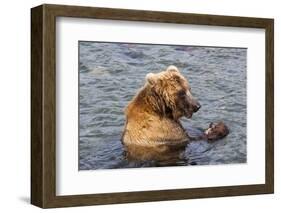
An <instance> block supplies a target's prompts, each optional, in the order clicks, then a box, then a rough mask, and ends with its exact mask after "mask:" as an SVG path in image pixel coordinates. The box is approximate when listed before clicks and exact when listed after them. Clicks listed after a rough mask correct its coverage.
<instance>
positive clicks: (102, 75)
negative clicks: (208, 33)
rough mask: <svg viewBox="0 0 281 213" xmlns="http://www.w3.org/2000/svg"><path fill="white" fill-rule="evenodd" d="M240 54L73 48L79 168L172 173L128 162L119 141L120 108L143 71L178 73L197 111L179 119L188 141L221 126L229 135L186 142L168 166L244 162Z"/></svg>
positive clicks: (239, 50) (148, 47)
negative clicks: (210, 127) (146, 169)
mask: <svg viewBox="0 0 281 213" xmlns="http://www.w3.org/2000/svg"><path fill="white" fill-rule="evenodd" d="M246 59H247V49H245V48H218V47H196V46H169V45H150V44H124V43H123V44H122V43H101V42H82V41H80V42H79V78H80V80H79V82H80V86H79V93H80V95H79V123H80V124H79V169H80V170H91V169H113V168H132V167H152V166H171V164H170V162H157V161H129V160H128V159H126V157H125V156H124V150H123V146H122V144H121V141H120V138H121V134H122V129H123V126H124V121H125V116H124V108H125V107H126V106H127V104H128V102H129V101H130V100H131V99H132V97H133V96H134V95H135V94H136V93H137V91H138V90H139V89H140V88H141V87H142V86H143V85H144V83H145V76H146V74H147V73H149V72H155V73H156V72H159V71H162V70H164V69H166V67H167V66H169V65H172V64H173V65H175V66H177V67H178V68H179V69H180V70H181V72H182V74H183V75H184V76H185V77H186V78H187V79H188V81H189V83H190V85H191V88H192V94H193V95H194V97H196V98H197V99H198V100H199V102H200V104H201V105H202V107H201V109H200V110H199V111H198V112H197V113H195V114H194V115H193V117H192V119H186V118H183V119H182V120H181V122H182V124H183V126H184V127H185V128H186V129H187V130H188V132H189V134H190V135H199V134H201V133H202V130H203V129H206V128H207V127H208V124H209V123H210V122H215V121H223V122H225V124H226V125H227V126H228V127H229V129H230V134H229V135H228V136H227V137H226V138H224V139H222V140H218V141H216V142H214V143H208V142H206V141H196V142H191V143H190V144H189V145H188V147H187V148H186V149H185V151H184V153H183V154H182V155H181V157H180V159H179V160H178V161H177V162H173V165H216V164H234V163H245V162H246V159H247V152H246V150H247V149H246V144H247V143H246V64H247V61H246Z"/></svg>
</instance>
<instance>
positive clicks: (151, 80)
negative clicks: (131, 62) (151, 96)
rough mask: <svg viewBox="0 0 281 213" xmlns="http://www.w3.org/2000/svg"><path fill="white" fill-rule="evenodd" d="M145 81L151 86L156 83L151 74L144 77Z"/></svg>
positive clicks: (154, 76) (153, 75)
mask: <svg viewBox="0 0 281 213" xmlns="http://www.w3.org/2000/svg"><path fill="white" fill-rule="evenodd" d="M145 79H146V81H147V82H148V83H149V84H151V85H154V84H155V83H156V75H155V74H153V73H148V74H147V75H146V76H145Z"/></svg>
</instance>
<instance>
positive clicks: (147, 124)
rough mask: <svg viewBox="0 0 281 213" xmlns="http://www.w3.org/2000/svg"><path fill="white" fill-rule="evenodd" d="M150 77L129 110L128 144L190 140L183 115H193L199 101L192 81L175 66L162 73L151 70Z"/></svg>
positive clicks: (127, 115)
mask: <svg viewBox="0 0 281 213" xmlns="http://www.w3.org/2000/svg"><path fill="white" fill-rule="evenodd" d="M146 80H147V81H146V83H145V85H144V86H143V88H141V90H140V91H139V92H138V93H137V94H136V96H135V97H134V98H133V100H132V101H131V102H130V103H129V104H128V106H127V108H126V110H125V115H126V123H125V127H124V131H123V135H122V143H123V144H125V145H127V146H129V145H138V146H159V145H160V146H162V145H172V146H175V145H179V146H182V145H183V144H186V143H187V142H188V141H189V137H188V134H187V133H186V131H185V129H184V128H183V127H182V125H181V123H180V121H179V118H180V117H182V116H188V117H191V116H192V113H193V112H194V109H195V108H194V107H195V106H197V105H198V102H197V101H196V100H195V99H194V98H193V97H192V95H191V93H190V86H189V84H188V81H187V80H186V79H185V78H184V77H183V76H182V75H181V74H180V72H179V71H178V69H177V68H176V67H174V66H170V67H168V69H167V70H166V71H162V72H160V73H156V74H152V73H150V74H148V75H147V78H146ZM182 91H184V92H185V94H183V92H182ZM184 95H185V96H184ZM197 110H198V109H197Z"/></svg>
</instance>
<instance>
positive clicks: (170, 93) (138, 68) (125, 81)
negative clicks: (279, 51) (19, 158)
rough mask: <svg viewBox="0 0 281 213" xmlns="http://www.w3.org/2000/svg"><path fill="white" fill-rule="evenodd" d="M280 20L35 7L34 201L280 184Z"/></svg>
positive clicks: (228, 192)
mask: <svg viewBox="0 0 281 213" xmlns="http://www.w3.org/2000/svg"><path fill="white" fill-rule="evenodd" d="M273 29H274V22H273V19H266V18H249V17H234V16H217V15H200V14H186V13H171V12H156V11H140V10H126V9H111V8H93V7H78V6H65V5H41V6H38V7H35V8H32V9H31V45H32V46H31V87H32V89H31V114H32V117H31V123H32V125H31V203H32V204H34V205H36V206H39V207H42V208H51V207H66V206H79V205H98V204H114V203H129V202H146V201H161V200H177V199H189V198H206V197H218V196H237V195H252V194H266V193H273V191H274V147H273V145H274V143H273V142H274V138H273V135H274V134H273V133H274V98H273V97H274V94H273V93H274V84H273V83H274V71H273V69H274V43H273V41H274V40H273V38H274V32H273Z"/></svg>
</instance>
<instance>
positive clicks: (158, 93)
mask: <svg viewBox="0 0 281 213" xmlns="http://www.w3.org/2000/svg"><path fill="white" fill-rule="evenodd" d="M146 81H147V86H148V87H149V88H150V91H151V94H150V95H151V96H153V97H154V99H153V100H154V102H156V103H155V104H156V105H157V108H158V109H160V110H159V111H160V112H162V113H163V114H166V115H167V114H170V115H171V116H172V118H173V119H175V120H177V119H179V118H180V117H182V116H185V117H187V118H191V117H192V114H193V113H195V112H197V111H198V110H199V109H200V107H201V105H200V104H199V102H198V101H197V100H196V99H195V98H194V97H193V96H192V94H191V88H190V85H189V83H188V80H187V79H186V78H185V77H184V76H183V75H182V74H181V73H180V71H179V70H178V68H177V67H175V66H173V65H171V66H169V67H168V68H167V69H166V70H165V71H162V72H159V73H149V74H147V75H146Z"/></svg>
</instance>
